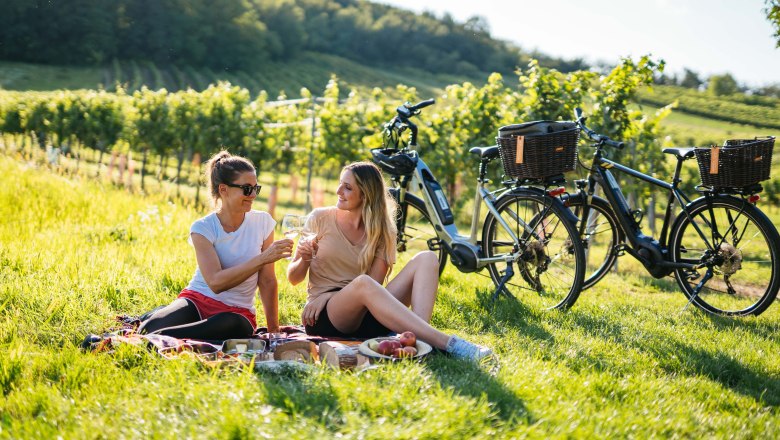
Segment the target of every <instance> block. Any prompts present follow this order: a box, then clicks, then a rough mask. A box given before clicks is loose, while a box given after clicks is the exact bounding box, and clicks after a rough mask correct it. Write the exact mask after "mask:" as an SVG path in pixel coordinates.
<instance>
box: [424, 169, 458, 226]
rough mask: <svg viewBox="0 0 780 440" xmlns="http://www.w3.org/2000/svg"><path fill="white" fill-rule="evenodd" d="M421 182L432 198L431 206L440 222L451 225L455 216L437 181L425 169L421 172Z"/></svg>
mask: <svg viewBox="0 0 780 440" xmlns="http://www.w3.org/2000/svg"><path fill="white" fill-rule="evenodd" d="M423 184H424V185H425V191H427V192H428V195H429V196H430V197H431V200H433V206H434V207H435V208H436V212H437V213H438V214H439V218H440V219H441V222H442V224H444V225H451V224H452V223H453V222H454V221H455V216H454V215H452V209H450V204H449V202H447V198H446V197H444V191H443V190H442V189H441V185H439V182H437V181H436V179H434V178H433V176H431V174H430V173H428V172H427V170H425V171H424V172H423Z"/></svg>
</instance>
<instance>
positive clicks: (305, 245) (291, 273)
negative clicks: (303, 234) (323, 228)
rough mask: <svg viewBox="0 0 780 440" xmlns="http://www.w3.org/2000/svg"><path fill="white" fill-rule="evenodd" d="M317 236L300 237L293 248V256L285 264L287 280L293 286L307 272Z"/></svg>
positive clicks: (301, 279)
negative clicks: (287, 263) (288, 262)
mask: <svg viewBox="0 0 780 440" xmlns="http://www.w3.org/2000/svg"><path fill="white" fill-rule="evenodd" d="M316 246H317V238H313V239H301V240H299V241H298V247H297V248H296V249H295V256H294V257H293V260H292V261H291V262H290V265H289V266H287V280H288V281H289V282H290V284H292V285H293V286H294V285H296V284H298V283H300V282H301V281H303V280H304V279H306V274H307V273H308V272H309V266H310V265H311V259H312V257H313V256H314V252H315V250H314V249H315V247H316Z"/></svg>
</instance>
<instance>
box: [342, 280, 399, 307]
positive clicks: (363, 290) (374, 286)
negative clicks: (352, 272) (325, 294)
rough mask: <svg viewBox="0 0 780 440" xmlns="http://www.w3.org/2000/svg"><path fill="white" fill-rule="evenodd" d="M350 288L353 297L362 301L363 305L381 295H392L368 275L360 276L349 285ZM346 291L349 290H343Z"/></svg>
mask: <svg viewBox="0 0 780 440" xmlns="http://www.w3.org/2000/svg"><path fill="white" fill-rule="evenodd" d="M348 287H349V290H350V291H351V292H352V294H353V295H355V296H357V297H359V298H360V299H361V302H362V303H363V304H366V303H367V301H368V300H370V299H372V298H375V297H376V295H381V294H383V293H387V294H388V295H390V292H387V290H386V289H385V288H384V287H382V285H381V284H379V283H377V282H376V280H375V279H373V278H371V277H370V276H369V275H366V274H362V275H358V276H357V277H356V278H355V279H354V280H352V282H351V283H349V285H348ZM345 289H347V288H346V287H345V288H344V289H342V290H345Z"/></svg>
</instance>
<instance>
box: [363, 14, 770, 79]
mask: <svg viewBox="0 0 780 440" xmlns="http://www.w3.org/2000/svg"><path fill="white" fill-rule="evenodd" d="M374 1H379V2H381V3H385V4H390V5H393V6H397V7H401V8H403V9H408V10H412V11H416V12H422V11H430V12H433V13H434V14H435V15H436V16H437V17H441V16H442V15H443V14H444V13H445V12H447V13H449V14H450V15H451V16H452V17H453V18H454V19H455V20H456V21H458V22H464V21H466V20H467V19H468V18H469V17H472V16H475V15H479V16H482V17H484V18H486V19H487V21H488V23H489V24H490V33H491V35H492V36H493V38H498V39H501V40H508V41H511V42H513V43H515V44H516V45H518V46H520V47H521V48H522V49H524V50H526V51H531V50H534V49H536V50H538V51H539V52H542V53H545V54H547V55H551V56H555V57H561V58H565V59H572V58H583V59H585V60H586V61H587V62H589V63H596V62H599V61H605V62H608V63H610V64H614V63H615V61H617V60H618V59H619V58H620V57H625V56H631V57H633V58H634V59H636V58H638V57H639V56H642V55H646V54H652V55H653V57H654V59H663V60H664V61H666V69H665V73H667V74H675V73H676V74H678V76H679V74H681V73H682V72H683V69H684V68H689V69H691V70H693V71H694V72H696V73H698V74H699V77H700V78H702V79H706V78H707V77H709V76H710V75H714V74H724V73H730V74H731V75H732V76H734V78H735V79H736V80H737V82H739V83H740V84H743V85H747V86H749V87H758V86H762V85H768V84H773V83H780V49H776V48H775V44H776V40H775V38H774V37H773V36H772V35H773V30H772V25H771V24H770V23H769V21H767V20H766V14H765V13H764V12H763V9H764V7H765V3H764V0H641V1H640V0H622V1H620V0H548V1H543V0H536V1H532V0H374Z"/></svg>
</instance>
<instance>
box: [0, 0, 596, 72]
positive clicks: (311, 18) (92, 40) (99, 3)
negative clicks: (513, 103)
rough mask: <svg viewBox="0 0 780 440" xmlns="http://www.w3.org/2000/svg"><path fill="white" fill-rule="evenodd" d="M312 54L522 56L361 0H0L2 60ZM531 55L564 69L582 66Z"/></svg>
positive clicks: (506, 67)
mask: <svg viewBox="0 0 780 440" xmlns="http://www.w3.org/2000/svg"><path fill="white" fill-rule="evenodd" d="M310 52H315V53H320V54H328V55H335V56H339V57H342V58H346V59H349V60H352V61H355V62H357V63H359V64H362V65H368V66H374V67H382V68H398V67H411V68H415V69H419V70H423V71H428V72H432V73H437V74H447V75H458V76H467V77H468V76H470V77H477V76H484V75H485V74H487V73H490V72H501V73H505V74H506V73H511V72H513V71H514V70H515V68H516V67H517V66H519V65H524V64H525V62H526V61H527V60H528V58H529V57H528V55H526V54H523V53H521V52H520V50H519V49H518V48H517V47H515V46H513V45H511V44H509V43H507V42H504V41H499V40H495V39H493V38H491V36H490V33H489V30H488V29H487V26H486V24H485V23H484V21H482V20H480V19H478V18H474V19H471V20H468V21H466V22H465V23H458V22H456V21H454V20H453V19H452V18H451V17H449V16H446V15H445V16H444V17H442V18H438V17H435V16H433V15H431V14H429V13H423V14H415V13H413V12H411V11H405V10H402V9H397V8H394V7H391V6H387V5H382V4H376V3H371V2H368V1H365V0H90V1H84V0H45V1H44V0H32V1H29V0H24V1H22V0H7V1H4V2H0V60H7V61H18V62H32V63H43V64H55V65H74V66H104V65H106V64H110V63H111V62H112V60H114V59H116V60H119V61H120V62H122V63H124V62H129V61H133V62H135V63H137V64H138V65H141V66H143V65H145V64H146V63H153V64H154V65H156V66H165V68H166V69H167V68H168V67H167V66H176V69H184V68H185V67H184V66H193V67H194V68H195V69H196V70H198V69H202V68H208V69H211V70H213V71H219V72H221V71H226V72H237V71H241V72H258V71H262V70H264V69H265V68H266V67H267V66H268V65H269V63H284V62H290V61H295V60H296V59H298V58H300V57H305V56H306V54H307V53H310ZM535 57H536V58H538V59H540V61H541V62H542V64H543V65H547V66H550V67H555V68H558V69H559V70H562V71H569V70H576V69H579V68H582V67H583V65H582V63H581V62H579V61H576V60H575V61H574V62H571V63H567V62H564V61H561V60H556V59H552V58H549V57H545V56H544V55H541V56H540V54H535Z"/></svg>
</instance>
